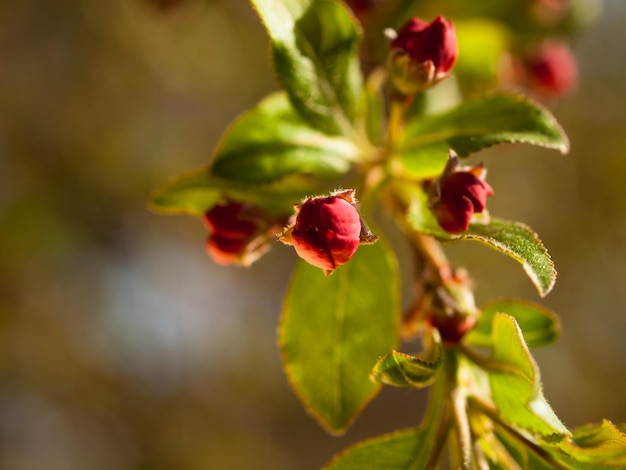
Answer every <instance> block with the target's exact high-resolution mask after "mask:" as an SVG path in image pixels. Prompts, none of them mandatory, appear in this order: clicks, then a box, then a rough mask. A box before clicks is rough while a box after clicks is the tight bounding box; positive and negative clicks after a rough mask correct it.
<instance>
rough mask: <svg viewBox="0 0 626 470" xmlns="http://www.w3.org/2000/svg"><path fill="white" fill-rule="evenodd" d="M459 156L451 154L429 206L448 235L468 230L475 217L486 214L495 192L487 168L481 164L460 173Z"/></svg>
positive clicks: (433, 190)
mask: <svg viewBox="0 0 626 470" xmlns="http://www.w3.org/2000/svg"><path fill="white" fill-rule="evenodd" d="M457 167H458V157H456V155H451V157H450V160H449V161H448V165H447V166H446V169H445V170H444V172H443V174H442V175H441V176H440V177H439V179H438V180H436V181H435V182H434V183H433V184H432V186H431V188H430V201H429V206H430V208H431V210H432V211H433V213H434V214H435V217H436V218H437V222H439V225H440V226H441V228H443V229H444V230H445V231H446V232H450V233H458V232H463V231H465V230H467V228H468V227H469V224H470V221H471V219H472V216H473V215H474V214H475V213H481V212H483V211H485V207H486V205H487V197H488V196H491V195H492V194H493V189H492V188H491V186H489V184H488V183H487V182H486V181H485V180H484V177H485V169H484V168H483V167H482V165H478V166H476V167H474V168H470V169H468V170H459V169H458V168H457Z"/></svg>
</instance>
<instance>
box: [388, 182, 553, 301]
mask: <svg viewBox="0 0 626 470" xmlns="http://www.w3.org/2000/svg"><path fill="white" fill-rule="evenodd" d="M400 191H401V193H402V194H401V197H402V198H404V199H405V200H408V201H409V209H408V211H407V222H408V223H409V224H410V225H411V227H413V229H415V230H417V231H418V232H421V233H424V234H426V235H431V236H433V237H436V238H438V239H439V240H444V241H445V240H474V241H478V242H481V243H484V244H486V245H487V246H490V247H491V248H495V249H496V250H498V251H501V252H502V253H504V254H506V255H508V256H510V257H511V258H513V259H515V260H516V261H518V262H519V263H521V264H522V267H523V268H524V271H525V272H526V275H527V276H528V277H529V278H530V280H531V281H532V283H533V284H534V285H535V287H536V288H537V290H538V292H539V295H541V296H542V297H545V296H546V295H547V294H548V293H549V292H550V291H551V290H552V288H553V287H554V283H555V282H556V269H555V268H554V263H553V262H552V259H551V258H550V255H549V254H548V250H546V248H545V246H544V245H543V243H542V242H541V240H540V239H539V237H538V236H537V234H536V233H535V232H534V231H533V230H532V229H531V228H530V227H528V226H527V225H524V224H522V223H520V222H510V221H506V220H502V219H496V218H492V219H491V221H490V222H489V223H488V224H483V223H472V224H470V226H469V228H468V230H466V231H465V232H462V233H459V234H450V233H448V232H446V231H444V230H443V229H442V228H441V227H440V226H439V224H438V223H437V220H436V219H435V216H434V215H433V213H432V212H431V211H430V209H428V206H427V202H426V194H425V193H424V191H423V190H422V189H421V188H419V187H417V186H415V185H413V186H411V187H409V186H404V187H402V188H400Z"/></svg>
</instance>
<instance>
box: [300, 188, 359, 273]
mask: <svg viewBox="0 0 626 470" xmlns="http://www.w3.org/2000/svg"><path fill="white" fill-rule="evenodd" d="M353 194H354V191H346V192H344V193H339V194H334V195H331V196H328V197H316V198H310V199H307V200H306V201H304V202H303V203H302V204H301V205H300V208H299V211H298V214H297V216H296V222H295V225H294V227H293V230H292V231H291V235H290V236H291V243H293V246H294V248H295V250H296V253H297V254H298V256H300V257H301V258H302V259H304V260H305V261H307V262H308V263H310V264H312V265H313V266H316V267H318V268H321V269H324V270H325V271H326V273H327V274H330V273H331V272H332V271H334V270H335V269H336V268H338V267H339V266H341V265H343V264H345V263H347V262H348V261H349V260H350V258H351V257H352V255H354V252H355V251H356V250H357V248H358V247H359V244H360V243H361V237H362V234H363V230H362V224H361V215H360V214H359V210H358V209H357V208H356V207H355V205H354V204H353V203H351V202H350V199H352V198H353Z"/></svg>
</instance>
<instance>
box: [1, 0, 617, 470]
mask: <svg viewBox="0 0 626 470" xmlns="http://www.w3.org/2000/svg"><path fill="white" fill-rule="evenodd" d="M625 23H626V4H624V3H623V2H621V1H619V0H612V1H607V2H606V6H605V11H604V13H603V15H602V16H601V17H600V19H599V21H598V22H597V23H596V24H595V25H594V26H593V28H591V29H590V30H589V31H587V32H586V33H585V34H584V35H582V36H581V37H579V38H578V39H577V41H576V42H575V43H574V51H575V52H576V54H577V56H578V57H579V65H580V70H581V83H580V86H579V91H578V93H577V94H576V95H575V96H573V97H571V98H568V99H566V100H563V101H561V102H558V103H551V104H550V105H551V107H552V109H553V111H554V113H555V114H556V115H557V117H558V118H559V120H560V121H561V123H562V124H563V126H564V127H565V129H566V130H567V131H568V134H569V135H570V138H571V141H572V152H571V154H570V155H569V156H567V157H563V156H560V155H558V154H557V153H555V152H551V151H546V150H542V149H535V148H531V147H525V146H517V147H513V146H511V147H501V148H496V149H493V150H490V151H488V152H484V153H482V154H480V155H479V156H477V157H473V158H475V159H480V160H483V161H485V162H486V164H487V166H488V168H489V177H490V182H491V184H492V186H493V187H494V188H495V190H496V196H494V197H493V198H491V200H490V211H491V213H492V214H495V215H498V216H502V217H504V218H509V219H517V220H521V221H524V222H526V223H528V224H529V225H530V226H532V227H533V228H534V229H536V230H537V231H538V232H539V234H540V235H541V237H542V239H543V240H544V242H545V244H546V245H547V247H548V248H549V250H550V251H551V253H552V256H553V258H554V261H555V262H556V265H557V268H558V270H559V273H560V277H559V280H558V281H557V287H556V289H555V290H554V292H553V293H552V294H551V295H550V296H548V297H547V298H546V299H545V300H541V302H542V303H544V304H545V305H547V306H548V307H550V308H552V309H554V310H555V311H556V312H558V313H559V314H560V315H561V318H562V323H563V328H564V336H563V338H562V339H561V340H560V341H559V342H557V343H556V344H555V345H552V346H549V347H547V348H544V349H540V350H536V351H535V353H536V357H537V359H538V362H539V364H540V366H541V369H542V376H543V380H544V385H545V394H546V396H547V397H548V399H549V400H550V402H551V403H552V405H553V406H554V407H555V409H556V410H557V413H558V414H559V416H560V417H562V419H563V420H564V421H565V422H566V424H567V425H569V426H577V425H579V424H583V423H584V422H590V421H599V420H600V419H601V418H603V417H607V418H611V419H613V420H614V421H626V403H625V402H624V400H623V395H624V392H623V390H624V389H625V388H626V288H624V286H623V284H622V282H625V283H626V267H625V266H626V242H625V241H624V240H626V184H624V181H626V159H625V158H624V155H626V106H624V103H625V102H626V80H624V78H625V77H626V47H624V44H626V30H625V29H624V28H623V24H625ZM275 88H276V85H275V82H274V80H273V77H272V72H271V69H270V66H269V60H268V45H267V39H266V37H265V34H264V32H263V30H262V28H261V26H260V24H259V21H258V20H257V18H255V16H254V14H253V13H252V12H251V10H250V7H249V6H248V4H247V2H244V1H236V2H235V1H232V0H215V1H206V0H205V1H201V0H181V1H178V2H176V1H156V0H154V1H150V0H111V1H108V2H102V1H98V0H83V1H76V0H74V1H73V0H55V1H50V2H41V1H35V0H4V1H3V2H2V3H1V4H0V468H1V469H8V470H38V469H44V468H45V469H47V470H57V469H58V470H61V469H63V470H66V469H94V470H99V469H103V470H104V469H185V470H186V469H190V470H195V469H209V468H210V469H213V468H224V469H252V468H254V469H265V468H267V469H314V468H319V467H320V465H322V464H323V463H325V462H326V461H327V460H328V459H329V458H330V457H331V455H332V454H333V453H335V452H336V451H338V450H340V449H342V448H344V447H346V446H348V445H349V444H350V443H352V442H355V441H357V440H359V439H362V438H364V437H368V436H375V435H378V434H382V433H384V432H388V431H391V430H393V429H396V428H398V427H406V426H410V425H413V424H416V423H418V422H419V419H420V417H421V409H422V401H423V397H424V393H423V392H420V391H405V390H384V392H383V393H382V395H381V396H380V397H379V398H378V399H377V400H376V401H375V402H374V403H373V404H372V405H371V407H370V408H368V409H367V410H366V411H365V413H364V414H363V416H361V417H360V418H359V419H358V420H357V421H356V423H355V424H354V425H353V427H352V428H351V429H349V430H348V432H347V434H346V435H345V436H343V437H339V438H337V437H331V436H328V435H326V433H325V432H324V431H323V430H322V429H321V428H320V427H319V426H318V425H317V424H316V423H315V422H314V421H313V420H312V419H311V418H310V417H309V416H307V415H306V413H305V412H304V410H303V409H302V407H301V406H300V404H299V403H298V401H297V400H296V398H295V396H294V394H293V392H292V391H291V390H290V389H289V387H288V385H287V382H286V379H285V377H284V375H283V373H282V371H281V368H280V358H279V353H278V350H277V347H276V344H275V329H276V325H277V322H278V312H279V310H280V302H281V296H282V293H283V292H284V289H285V286H286V285H287V282H288V278H289V274H290V271H291V268H292V265H293V262H294V260H295V255H294V254H293V253H292V252H291V251H290V250H289V249H288V248H286V247H283V246H276V247H275V248H274V249H273V250H272V252H271V253H270V254H269V255H268V256H266V257H265V258H263V259H262V260H261V261H260V262H259V263H257V264H256V265H255V266H253V267H252V268H251V269H237V268H220V267H217V266H215V265H213V264H212V263H211V261H210V260H209V259H208V257H207V256H206V255H205V254H204V251H203V244H204V237H205V233H204V230H203V228H202V226H201V224H200V223H199V222H198V221H197V220H194V219H190V218H186V217H163V216H157V215H155V214H152V213H150V212H149V211H148V210H147V201H148V200H149V197H150V194H151V192H152V191H153V190H154V189H155V188H157V187H158V186H159V185H161V184H162V183H163V182H164V181H166V180H167V179H168V178H169V177H171V176H173V175H175V174H177V173H180V172H182V171H185V170H187V169H190V168H193V167H195V166H200V165H202V164H204V163H206V162H207V161H208V158H209V156H210V152H211V149H212V148H213V146H214V145H215V143H216V142H217V139H218V138H219V136H220V134H221V132H222V131H223V130H224V128H225V127H226V126H227V125H228V123H229V122H230V121H231V120H232V119H233V118H234V117H235V116H236V115H237V114H239V113H240V112H242V111H243V110H245V109H246V108H248V107H250V106H252V105H253V104H254V103H255V102H256V101H258V100H259V99H260V98H261V97H263V96H264V95H265V94H266V93H267V92H269V91H270V90H273V89H275ZM449 251H450V254H451V256H452V257H453V258H454V259H455V260H458V261H459V262H460V263H462V264H465V265H466V266H467V267H468V268H469V269H470V271H471V272H472V273H473V275H474V277H475V278H476V280H477V285H478V296H479V299H480V300H481V301H485V302H486V301H488V300H491V299H493V298H497V297H502V296H505V297H511V296H521V297H522V298H528V299H531V300H535V301H540V300H539V299H538V297H537V295H536V293H535V292H534V291H533V288H532V286H531V285H530V283H529V282H528V280H527V279H526V278H525V277H524V274H523V272H522V271H521V269H519V266H518V265H517V264H516V263H515V262H513V261H511V260H508V259H506V258H505V257H503V256H501V255H499V254H497V253H492V252H491V251H489V250H487V249H485V248H483V247H481V246H480V245H477V244H472V243H469V242H468V243H465V244H459V245H458V246H451V247H450V250H449Z"/></svg>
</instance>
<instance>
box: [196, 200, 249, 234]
mask: <svg viewBox="0 0 626 470" xmlns="http://www.w3.org/2000/svg"><path fill="white" fill-rule="evenodd" d="M244 208H245V206H244V205H243V204H240V203H236V202H231V203H227V204H220V205H217V206H214V207H213V208H212V209H211V210H210V211H208V212H207V213H206V214H205V215H204V223H205V225H206V227H207V229H208V231H209V233H211V234H214V235H216V236H221V237H226V238H233V239H239V240H241V239H246V238H248V237H250V236H251V235H253V234H254V233H255V232H256V230H257V224H256V223H255V222H254V221H252V220H250V219H246V218H245V217H243V218H242V215H244Z"/></svg>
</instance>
